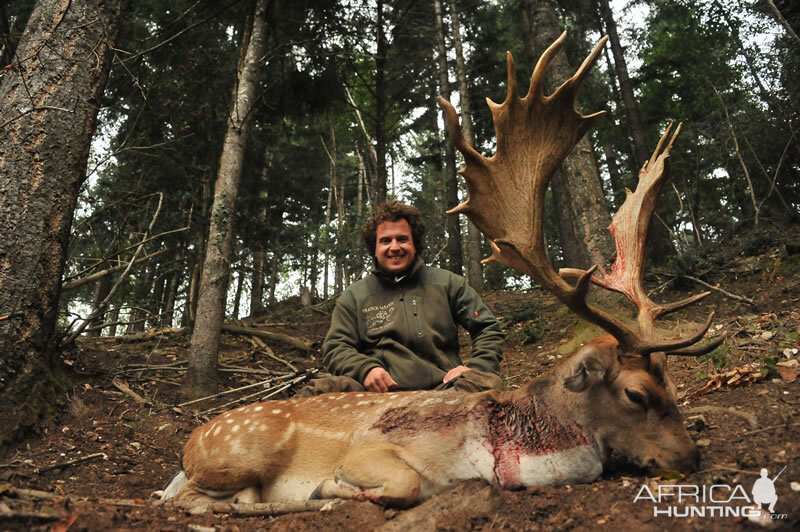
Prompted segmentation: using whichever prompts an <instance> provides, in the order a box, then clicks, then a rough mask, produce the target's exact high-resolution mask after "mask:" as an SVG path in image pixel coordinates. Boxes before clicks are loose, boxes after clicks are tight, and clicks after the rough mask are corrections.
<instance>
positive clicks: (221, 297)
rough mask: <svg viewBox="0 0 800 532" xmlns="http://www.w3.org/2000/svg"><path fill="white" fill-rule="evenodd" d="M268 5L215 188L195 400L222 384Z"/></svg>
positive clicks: (252, 32)
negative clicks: (237, 222)
mask: <svg viewBox="0 0 800 532" xmlns="http://www.w3.org/2000/svg"><path fill="white" fill-rule="evenodd" d="M268 3H269V2H268V0H257V2H256V7H255V12H254V15H253V19H252V25H251V27H250V29H249V31H248V32H247V33H246V35H245V37H244V39H243V43H242V56H241V57H242V59H241V60H240V66H239V69H238V74H237V83H236V86H235V88H234V96H233V99H232V104H231V105H232V109H231V112H230V115H229V117H228V130H227V133H226V134H225V141H224V144H223V147H222V155H221V157H220V162H219V170H218V174H217V181H216V184H215V186H214V204H213V206H212V209H211V221H210V228H209V233H208V246H207V248H206V258H205V264H204V267H203V275H202V280H201V282H200V296H199V298H198V301H197V318H196V320H195V323H194V328H193V332H192V343H191V349H190V351H189V363H188V367H187V372H186V375H187V382H186V386H187V387H186V392H187V394H188V395H189V396H191V397H200V396H202V395H209V394H212V393H214V392H215V391H216V389H217V386H218V382H219V375H218V371H217V357H218V354H219V344H220V335H221V330H222V322H223V319H224V317H225V296H226V293H227V290H228V278H229V275H230V267H229V264H230V260H231V256H232V248H233V219H234V216H233V213H234V209H235V203H236V197H237V195H238V192H239V181H240V178H241V175H242V166H243V163H244V155H245V148H246V146H247V138H248V136H249V130H250V124H251V122H252V121H251V120H248V118H249V117H250V115H251V111H252V109H253V106H254V105H255V103H256V89H257V87H258V79H259V75H260V72H261V63H262V61H263V56H264V51H265V49H266V29H267V27H266V26H267V25H266V20H267V5H268Z"/></svg>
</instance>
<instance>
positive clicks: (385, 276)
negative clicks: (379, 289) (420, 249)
mask: <svg viewBox="0 0 800 532" xmlns="http://www.w3.org/2000/svg"><path fill="white" fill-rule="evenodd" d="M424 265H425V263H424V262H422V259H421V258H420V257H419V255H417V258H416V259H414V264H412V265H411V267H410V268H408V269H407V270H406V271H404V272H403V273H390V272H387V271H386V270H384V269H383V268H381V267H380V266H377V265H376V266H375V268H374V269H373V270H372V273H373V275H375V277H377V278H378V279H380V280H381V281H383V282H386V283H390V284H400V283H401V282H403V281H405V280H408V279H413V278H414V277H416V276H417V275H418V274H419V271H420V270H421V269H422V267H423V266H424Z"/></svg>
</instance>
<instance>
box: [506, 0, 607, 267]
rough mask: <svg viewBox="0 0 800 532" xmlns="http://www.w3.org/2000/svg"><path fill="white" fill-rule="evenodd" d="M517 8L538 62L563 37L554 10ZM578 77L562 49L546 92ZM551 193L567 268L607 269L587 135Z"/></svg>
mask: <svg viewBox="0 0 800 532" xmlns="http://www.w3.org/2000/svg"><path fill="white" fill-rule="evenodd" d="M519 7H520V10H519V13H520V23H521V25H522V31H523V36H524V38H525V42H526V45H527V47H528V48H529V51H530V52H531V55H532V56H533V57H538V56H539V54H541V53H542V52H543V51H544V50H545V49H547V47H548V46H549V45H550V44H552V43H553V41H555V40H556V39H557V38H558V36H559V34H560V33H561V29H560V27H559V22H558V18H557V16H556V11H555V8H554V7H553V4H552V3H551V2H550V1H549V0H520V4H519ZM574 72H575V69H573V68H572V67H571V66H570V64H569V62H568V60H567V56H566V53H565V52H564V50H563V48H562V49H561V50H559V52H558V53H556V55H555V57H554V58H553V61H552V63H551V64H550V68H549V69H548V71H547V74H546V77H545V86H546V89H547V91H548V92H550V93H552V92H553V91H555V89H556V88H557V87H558V86H559V85H560V84H561V83H563V82H564V81H566V80H567V79H569V78H570V77H572V74H573V73H574ZM552 191H553V198H554V200H555V203H556V209H557V212H558V218H559V229H560V233H561V242H562V245H563V249H564V260H565V262H566V264H568V265H570V266H573V265H577V267H579V268H588V267H590V266H591V265H593V264H605V263H606V261H607V260H608V258H609V257H611V254H612V253H613V250H614V244H613V241H612V239H611V235H610V233H609V232H608V231H607V230H606V228H607V227H608V226H609V224H610V223H611V217H610V215H609V213H608V207H607V206H606V201H605V196H604V195H603V187H602V183H601V181H600V173H599V171H598V169H597V160H596V158H595V154H594V150H593V148H592V145H591V143H590V142H589V139H588V138H587V137H586V136H584V137H583V138H582V139H581V140H580V141H579V142H578V144H577V145H576V146H575V149H574V150H573V151H572V152H571V153H570V154H569V155H567V157H566V159H565V160H564V164H563V166H562V167H561V169H560V171H558V172H556V174H555V176H554V177H553V180H552Z"/></svg>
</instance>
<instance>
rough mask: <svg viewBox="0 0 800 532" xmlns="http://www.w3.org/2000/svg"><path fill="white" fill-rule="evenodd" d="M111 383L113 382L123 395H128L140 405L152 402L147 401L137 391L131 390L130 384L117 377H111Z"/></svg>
mask: <svg viewBox="0 0 800 532" xmlns="http://www.w3.org/2000/svg"><path fill="white" fill-rule="evenodd" d="M111 384H113V385H114V386H115V387H116V388H117V390H119V391H121V392H122V393H124V394H125V395H127V396H128V397H130V398H131V399H133V400H134V401H136V402H137V403H139V404H142V405H149V404H153V403H152V401H148V400H147V399H145V398H144V397H142V396H141V395H139V394H138V393H136V392H134V391H133V390H131V388H130V386H128V385H127V384H126V383H124V382H122V381H121V380H119V378H118V377H114V378H113V379H111Z"/></svg>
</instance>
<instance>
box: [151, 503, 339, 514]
mask: <svg viewBox="0 0 800 532" xmlns="http://www.w3.org/2000/svg"><path fill="white" fill-rule="evenodd" d="M340 502H341V501H339V500H338V499H332V500H325V499H320V500H313V501H290V502H263V503H256V504H242V503H239V504H232V503H213V504H209V503H207V502H197V501H175V500H170V501H168V502H166V503H161V501H156V502H155V503H154V504H155V505H157V506H159V505H161V504H163V505H164V506H165V507H167V508H170V507H173V508H181V509H183V510H192V509H200V508H203V509H205V511H206V512H208V511H209V510H210V511H211V512H213V513H215V514H219V513H223V514H232V515H242V516H262V515H263V516H266V515H281V514H287V513H295V512H318V511H320V510H323V509H324V508H326V507H328V505H331V506H332V505H334V504H339V503H340Z"/></svg>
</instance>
